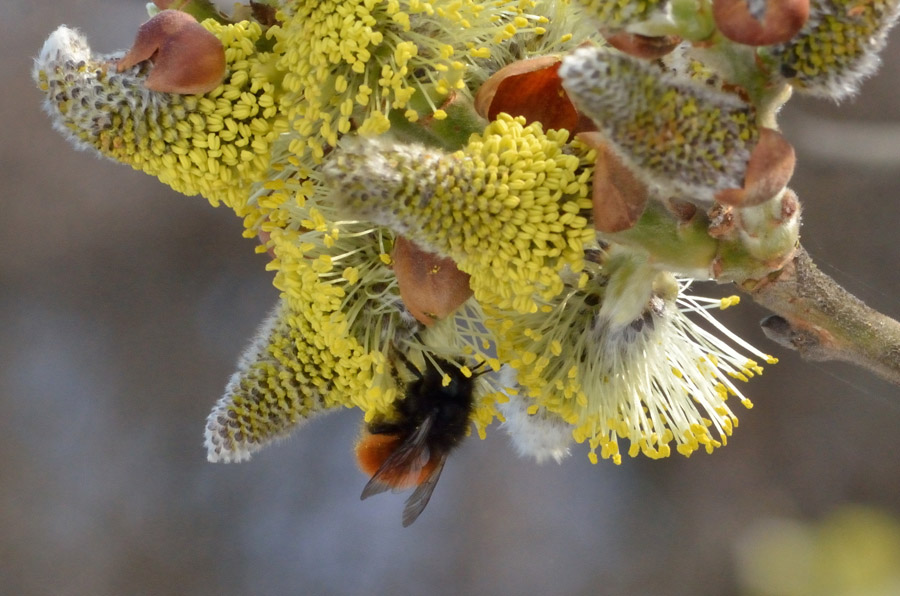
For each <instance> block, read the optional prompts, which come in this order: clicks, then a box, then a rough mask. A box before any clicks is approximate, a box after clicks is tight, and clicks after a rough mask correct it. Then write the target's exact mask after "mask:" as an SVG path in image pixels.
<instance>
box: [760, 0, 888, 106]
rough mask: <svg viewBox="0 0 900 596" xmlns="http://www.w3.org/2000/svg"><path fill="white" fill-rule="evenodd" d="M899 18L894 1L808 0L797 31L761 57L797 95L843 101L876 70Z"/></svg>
mask: <svg viewBox="0 0 900 596" xmlns="http://www.w3.org/2000/svg"><path fill="white" fill-rule="evenodd" d="M898 16H900V2H898V1H897V0H867V1H866V2H860V1H858V0H811V2H810V12H809V19H808V20H807V21H806V24H805V25H804V26H803V28H802V29H801V30H800V32H799V33H798V34H797V35H795V36H794V37H793V38H792V39H790V40H789V41H787V42H785V43H783V44H780V45H776V46H772V47H770V48H765V49H764V50H762V53H763V56H765V57H767V58H768V59H770V60H771V62H772V63H773V67H774V68H775V69H776V70H777V71H778V72H779V73H780V74H781V76H783V77H784V78H785V79H787V80H788V82H790V83H791V84H792V85H793V86H794V87H795V88H796V89H797V90H798V91H799V92H802V93H808V94H810V95H818V96H822V97H830V98H832V99H835V100H837V99H841V98H843V97H846V96H848V95H850V94H852V93H854V92H855V91H856V89H857V88H858V87H859V83H860V81H862V79H864V78H865V77H867V76H869V75H871V74H872V73H873V72H874V71H875V70H876V69H877V67H878V63H879V62H878V61H879V59H878V53H879V52H880V51H881V50H882V48H883V47H884V45H885V42H886V39H887V33H888V31H889V30H890V29H891V27H893V26H894V24H895V23H896V22H897V19H898Z"/></svg>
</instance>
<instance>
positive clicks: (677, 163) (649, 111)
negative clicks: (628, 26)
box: [560, 48, 759, 202]
mask: <svg viewBox="0 0 900 596" xmlns="http://www.w3.org/2000/svg"><path fill="white" fill-rule="evenodd" d="M560 76H561V77H562V79H563V86H564V87H565V88H566V89H567V90H568V92H569V95H570V97H571V98H572V100H573V101H574V102H575V104H576V106H578V107H579V108H580V109H581V110H582V111H583V112H584V113H585V114H587V115H588V116H590V117H591V118H593V119H594V122H595V123H596V124H597V126H598V128H599V130H600V132H601V133H603V134H604V136H605V137H606V139H607V140H608V141H609V142H610V144H611V145H612V146H613V147H615V148H616V150H617V152H618V153H619V155H620V157H621V158H622V159H623V161H624V162H625V163H626V165H628V166H630V167H631V168H632V169H633V170H634V171H635V172H637V173H639V174H640V175H641V176H642V177H643V178H644V179H645V181H646V182H648V183H653V184H657V185H659V186H661V187H662V188H664V189H670V190H671V191H673V192H675V193H676V194H682V195H684V196H685V197H689V198H690V199H691V200H696V201H703V202H711V201H712V200H713V199H714V197H715V194H716V193H717V192H718V191H721V190H724V189H727V188H741V187H742V186H743V182H744V177H745V172H746V169H747V163H748V161H749V160H750V156H751V152H752V150H753V148H754V147H755V145H756V143H757V140H758V139H759V129H758V128H757V126H756V123H755V118H756V114H755V110H754V108H753V106H751V105H750V104H748V103H746V102H744V101H742V100H741V99H740V98H739V97H737V96H736V95H733V94H730V93H725V92H723V91H719V90H717V89H714V88H711V87H708V86H706V85H704V84H702V83H698V82H694V81H692V80H688V79H684V78H680V77H675V76H673V75H670V74H668V73H666V72H664V71H662V70H661V69H660V68H658V67H657V66H656V65H654V64H650V63H646V62H643V61H640V60H637V59H634V58H630V57H627V56H621V55H615V54H613V53H611V52H609V51H608V50H604V49H602V48H581V49H579V50H577V51H575V52H574V53H573V54H571V55H569V56H567V57H566V58H565V59H564V60H563V66H562V68H560Z"/></svg>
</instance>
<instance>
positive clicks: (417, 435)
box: [359, 416, 434, 499]
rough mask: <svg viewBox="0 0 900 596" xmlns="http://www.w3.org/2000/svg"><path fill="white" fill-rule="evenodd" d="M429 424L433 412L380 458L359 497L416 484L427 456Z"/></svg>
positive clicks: (427, 458) (364, 497) (428, 457)
mask: <svg viewBox="0 0 900 596" xmlns="http://www.w3.org/2000/svg"><path fill="white" fill-rule="evenodd" d="M433 424H434V417H433V416H429V417H428V418H426V419H425V420H424V421H423V422H422V424H420V425H419V427H418V428H417V429H416V430H415V432H413V434H411V435H410V436H409V437H407V439H406V440H405V441H403V442H402V443H401V444H400V446H399V447H397V450H396V451H394V452H393V453H392V454H391V455H390V456H388V458H387V459H386V460H384V463H383V464H381V467H379V468H378V470H377V471H376V472H375V474H374V475H373V476H372V478H371V479H370V480H369V482H368V483H367V484H366V486H365V488H363V491H362V495H360V497H359V498H360V499H368V498H369V497H371V496H372V495H377V494H380V493H383V492H386V491H389V490H392V491H394V492H398V491H402V490H405V489H407V488H409V487H411V486H416V485H417V484H418V480H419V475H420V474H421V473H422V469H423V468H424V467H425V465H426V464H427V463H428V460H429V459H430V458H431V452H430V451H429V449H428V446H427V444H426V439H427V438H428V433H429V432H431V427H432V425H433Z"/></svg>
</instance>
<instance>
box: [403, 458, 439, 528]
mask: <svg viewBox="0 0 900 596" xmlns="http://www.w3.org/2000/svg"><path fill="white" fill-rule="evenodd" d="M446 461H447V454H446V453H442V454H441V455H440V456H439V458H438V461H437V463H436V464H435V466H434V468H433V469H432V470H431V473H429V474H428V478H426V479H425V481H424V482H422V483H421V484H420V485H419V486H417V487H416V490H414V491H413V494H411V495H410V496H409V498H408V499H406V506H405V507H404V508H403V527H404V528H405V527H407V526H409V525H410V524H412V523H413V522H414V521H416V519H417V518H418V517H419V515H420V514H421V513H422V512H423V511H424V510H425V506H426V505H428V501H430V500H431V493H433V492H434V487H435V486H437V482H438V480H439V479H440V478H441V472H442V471H443V469H444V463H445V462H446Z"/></svg>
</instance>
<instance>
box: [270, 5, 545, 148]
mask: <svg viewBox="0 0 900 596" xmlns="http://www.w3.org/2000/svg"><path fill="white" fill-rule="evenodd" d="M551 4H553V6H555V4H556V3H551ZM534 6H535V2H534V1H533V0H496V1H494V2H489V3H485V2H478V1H476V0H454V1H447V0H305V1H300V2H295V3H293V4H292V5H291V6H290V8H289V9H286V10H285V11H284V12H283V13H282V15H281V16H282V18H283V19H284V20H285V25H284V29H283V30H280V31H278V32H277V33H276V36H277V38H278V40H279V41H278V44H277V45H276V50H277V51H280V52H281V54H282V57H281V59H280V61H279V66H280V67H281V68H282V69H283V70H284V71H285V72H286V75H285V78H284V85H285V88H286V90H287V91H288V93H286V94H285V96H284V98H283V100H282V107H283V111H284V113H285V114H286V115H287V116H288V117H289V118H290V120H291V126H292V128H293V129H294V131H296V132H297V133H299V137H298V138H296V139H294V140H293V142H292V144H291V151H292V152H294V153H295V154H296V155H299V156H303V155H305V154H306V153H307V152H309V153H311V154H312V155H313V157H314V158H315V159H316V160H317V161H318V160H321V159H322V158H323V157H324V155H325V153H326V152H327V151H328V149H329V148H330V147H334V146H335V145H337V142H338V138H339V137H340V136H341V135H343V134H346V133H348V132H350V131H351V130H357V131H358V132H359V133H360V134H362V135H365V136H377V135H380V134H383V133H385V132H387V131H388V130H389V129H390V127H391V120H393V119H399V118H402V119H404V120H406V121H408V122H416V121H419V120H420V119H422V118H424V117H428V118H434V119H438V120H440V119H443V118H446V116H447V114H446V112H445V111H444V110H443V109H442V108H441V106H442V104H443V102H444V101H445V99H446V98H448V97H449V96H451V95H452V94H453V93H456V92H459V93H463V94H470V93H471V89H470V88H469V87H468V83H470V82H472V81H470V80H469V77H467V74H468V70H469V68H470V67H471V66H473V65H477V64H479V63H483V62H485V61H486V60H488V59H490V58H491V57H492V53H493V52H494V50H498V51H500V52H501V53H504V50H503V49H502V48H503V47H504V46H505V45H507V44H508V42H509V40H511V39H512V38H513V37H516V36H520V37H521V34H525V33H531V34H535V35H542V34H543V33H544V32H545V31H546V30H545V29H544V28H543V27H542V25H541V24H542V23H545V22H546V21H547V19H546V18H543V17H540V16H537V15H533V14H531V13H530V12H528V11H530V10H532V9H533V8H534ZM549 8H552V7H549ZM505 53H509V52H505ZM475 70H478V69H475ZM476 79H477V77H476ZM474 82H475V83H476V84H477V83H479V82H480V81H478V80H476V81H474Z"/></svg>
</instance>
